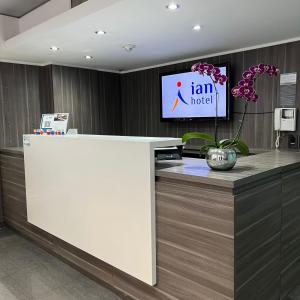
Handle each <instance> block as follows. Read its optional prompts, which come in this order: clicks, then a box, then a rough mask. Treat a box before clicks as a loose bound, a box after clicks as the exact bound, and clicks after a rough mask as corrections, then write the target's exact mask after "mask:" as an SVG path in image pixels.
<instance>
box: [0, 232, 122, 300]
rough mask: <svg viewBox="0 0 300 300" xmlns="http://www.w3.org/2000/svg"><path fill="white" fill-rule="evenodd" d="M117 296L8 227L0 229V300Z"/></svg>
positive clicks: (107, 298) (109, 299) (101, 299)
mask: <svg viewBox="0 0 300 300" xmlns="http://www.w3.org/2000/svg"><path fill="white" fill-rule="evenodd" d="M52 299H53V300H54V299H55V300H83V299H84V300H96V299H97V300H121V298H120V297H119V296H117V295H116V294H114V293H113V292H111V291H110V290H108V289H107V288H105V287H103V286H101V285H99V284H98V283H96V282H94V281H92V280H90V279H89V278H87V277H86V276H85V275H83V274H81V273H80V272H78V271H77V270H75V269H73V268H72V267H70V266H69V265H67V264H65V263H64V262H62V261H60V260H59V259H58V258H56V257H54V256H52V255H50V254H49V253H47V252H46V251H44V250H43V249H41V248H39V247H37V246H36V245H34V244H33V243H31V242H30V241H28V240H27V239H25V238H23V237H21V236H20V235H18V234H17V233H15V232H14V231H12V230H9V229H5V230H0V300H52Z"/></svg>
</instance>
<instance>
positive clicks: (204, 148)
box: [200, 144, 216, 154]
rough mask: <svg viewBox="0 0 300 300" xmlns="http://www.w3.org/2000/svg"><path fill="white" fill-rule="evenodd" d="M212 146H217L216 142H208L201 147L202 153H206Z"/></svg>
mask: <svg viewBox="0 0 300 300" xmlns="http://www.w3.org/2000/svg"><path fill="white" fill-rule="evenodd" d="M210 148H216V145H215V144H207V145H203V146H201V147H200V153H201V154H206V153H207V151H208V150H209V149H210Z"/></svg>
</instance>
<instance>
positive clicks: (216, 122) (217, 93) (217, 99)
mask: <svg viewBox="0 0 300 300" xmlns="http://www.w3.org/2000/svg"><path fill="white" fill-rule="evenodd" d="M210 78H211V80H212V82H213V85H214V88H215V92H216V117H215V145H216V147H218V102H219V92H218V89H217V87H216V84H215V82H214V80H213V79H212V77H211V76H210Z"/></svg>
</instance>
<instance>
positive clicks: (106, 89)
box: [98, 72, 122, 135]
mask: <svg viewBox="0 0 300 300" xmlns="http://www.w3.org/2000/svg"><path fill="white" fill-rule="evenodd" d="M98 87H99V100H98V102H99V111H100V116H99V122H100V128H101V133H102V134H103V133H104V134H117V135H120V134H122V108H121V103H122V102H121V77H120V75H119V74H114V73H105V72H98Z"/></svg>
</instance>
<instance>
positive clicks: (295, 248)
mask: <svg viewBox="0 0 300 300" xmlns="http://www.w3.org/2000/svg"><path fill="white" fill-rule="evenodd" d="M299 182H300V171H299V170H298V171H290V172H287V173H286V174H285V175H284V176H283V186H282V189H283V197H282V227H283V230H282V234H281V240H282V249H281V252H282V259H281V277H282V282H281V289H282V296H283V297H285V296H286V295H287V294H288V293H289V292H291V291H292V289H293V288H294V287H295V286H297V285H300V215H299V210H300V186H299Z"/></svg>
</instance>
